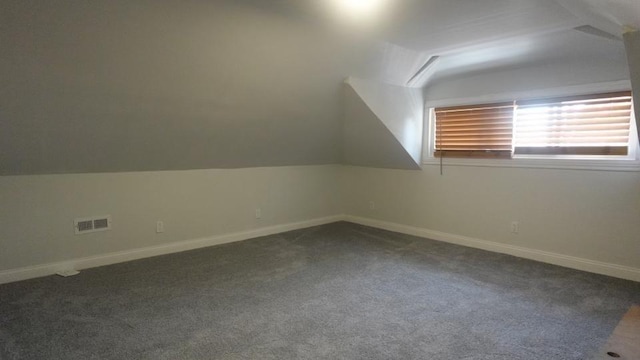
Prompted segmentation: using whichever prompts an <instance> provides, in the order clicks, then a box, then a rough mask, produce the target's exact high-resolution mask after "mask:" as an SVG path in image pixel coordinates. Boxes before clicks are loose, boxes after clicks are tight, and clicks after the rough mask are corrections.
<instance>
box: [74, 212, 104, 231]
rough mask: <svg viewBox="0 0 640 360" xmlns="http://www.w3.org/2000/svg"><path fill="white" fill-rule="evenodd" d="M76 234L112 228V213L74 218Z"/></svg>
mask: <svg viewBox="0 0 640 360" xmlns="http://www.w3.org/2000/svg"><path fill="white" fill-rule="evenodd" d="M73 227H74V230H75V233H76V235H78V234H86V233H92V232H96V231H106V230H111V215H104V216H94V217H87V218H78V219H75V220H73Z"/></svg>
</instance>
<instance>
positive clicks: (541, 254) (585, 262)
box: [343, 215, 640, 282]
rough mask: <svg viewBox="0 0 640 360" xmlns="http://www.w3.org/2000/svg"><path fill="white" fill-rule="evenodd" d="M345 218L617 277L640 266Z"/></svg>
mask: <svg viewBox="0 0 640 360" xmlns="http://www.w3.org/2000/svg"><path fill="white" fill-rule="evenodd" d="M343 219H344V220H345V221H349V222H352V223H356V224H360V225H366V226H371V227H375V228H379V229H384V230H389V231H394V232H399V233H402V234H407V235H414V236H419V237H423V238H427V239H432V240H438V241H444V242H448V243H452V244H458V245H463V246H468V247H473V248H477V249H483V250H488V251H493V252H497V253H502V254H509V255H513V256H517V257H521V258H525V259H531V260H536V261H540V262H544V263H549V264H554V265H559V266H563V267H568V268H572V269H577V270H583V271H588V272H592V273H596V274H602V275H608V276H613V277H617V278H621V279H627V280H633V281H638V282H640V269H638V268H632V267H629V266H622V265H616V264H610V263H605V262H601V261H595V260H589V259H583V258H578V257H574V256H568V255H562V254H557V253H552V252H547V251H541V250H534V249H529V248H525V247H520V246H513V245H508V244H501V243H497V242H492V241H486V240H480V239H475V238H471V237H467V236H461V235H454V234H449V233H445V232H441V231H435V230H429V229H424V228H419V227H414V226H408V225H402V224H397V223H392V222H387V221H381V220H375V219H369V218H363V217H358V216H351V215H346V216H344V218H343Z"/></svg>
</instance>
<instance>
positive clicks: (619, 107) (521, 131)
mask: <svg viewBox="0 0 640 360" xmlns="http://www.w3.org/2000/svg"><path fill="white" fill-rule="evenodd" d="M630 116H631V92H617V93H607V94H599V95H585V96H577V97H568V98H553V99H538V100H527V101H518V102H516V109H515V120H514V123H515V130H514V153H515V154H540V155H553V154H559V155H626V154H627V147H628V143H629V130H630Z"/></svg>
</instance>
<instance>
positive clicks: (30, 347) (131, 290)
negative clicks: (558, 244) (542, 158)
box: [0, 222, 640, 360]
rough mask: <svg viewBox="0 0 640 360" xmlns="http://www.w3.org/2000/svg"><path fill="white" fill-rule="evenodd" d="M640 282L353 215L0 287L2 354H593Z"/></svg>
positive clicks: (639, 296) (639, 295)
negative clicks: (369, 223) (384, 226)
mask: <svg viewBox="0 0 640 360" xmlns="http://www.w3.org/2000/svg"><path fill="white" fill-rule="evenodd" d="M638 303H640V284H639V283H634V282H630V281H624V280H619V279H614V278H609V277H605V276H600V275H594V274H589V273H585V272H580V271H576V270H570V269H566V268H561V267H556V266H552V265H547V264H542V263H536V262H533V261H529V260H524V259H519V258H515V257H511V256H507V255H501V254H496V253H490V252H485V251H481V250H477V249H471V248H465V247H460V246H456V245H451V244H446V243H440V242H435V241H429V240H425V239H421V238H416V237H412V236H408V235H402V234H396V233H392V232H387V231H382V230H377V229H372V228H368V227H363V226H359V225H354V224H350V223H344V222H342V223H335V224H330V225H325V226H320V227H315V228H309V229H304V230H297V231H292V232H288V233H283V234H278V235H273V236H268V237H263V238H259V239H253V240H248V241H243V242H238V243H233V244H226V245H221V246H216V247H212V248H206V249H200V250H195V251H189V252H184V253H179V254H172V255H167V256H161V257H155V258H149V259H143V260H138V261H134V262H129V263H123V264H117V265H112V266H106V267H101V268H95V269H90V270H86V271H83V272H81V273H80V274H79V275H77V276H74V277H69V278H62V277H55V276H52V277H46V278H40V279H34V280H28V281H23V282H18V283H13V284H6V285H2V286H0V358H1V359H83V360H84V359H510V360H511V359H545V360H546V359H589V358H590V357H592V356H593V355H594V353H595V352H596V351H598V350H599V349H600V347H601V346H602V345H603V344H604V343H605V342H606V340H607V338H608V337H609V335H610V334H611V332H612V330H613V329H614V328H615V326H616V324H617V323H618V321H619V320H620V319H621V318H622V316H623V315H624V314H625V312H626V311H627V309H628V308H629V307H630V306H632V305H633V304H638Z"/></svg>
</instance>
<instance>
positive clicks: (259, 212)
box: [256, 208, 262, 219]
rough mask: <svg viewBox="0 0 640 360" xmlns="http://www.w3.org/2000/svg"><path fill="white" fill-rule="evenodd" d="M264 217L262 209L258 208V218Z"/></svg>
mask: <svg viewBox="0 0 640 360" xmlns="http://www.w3.org/2000/svg"><path fill="white" fill-rule="evenodd" d="M260 218H262V209H260V208H256V219H260Z"/></svg>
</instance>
